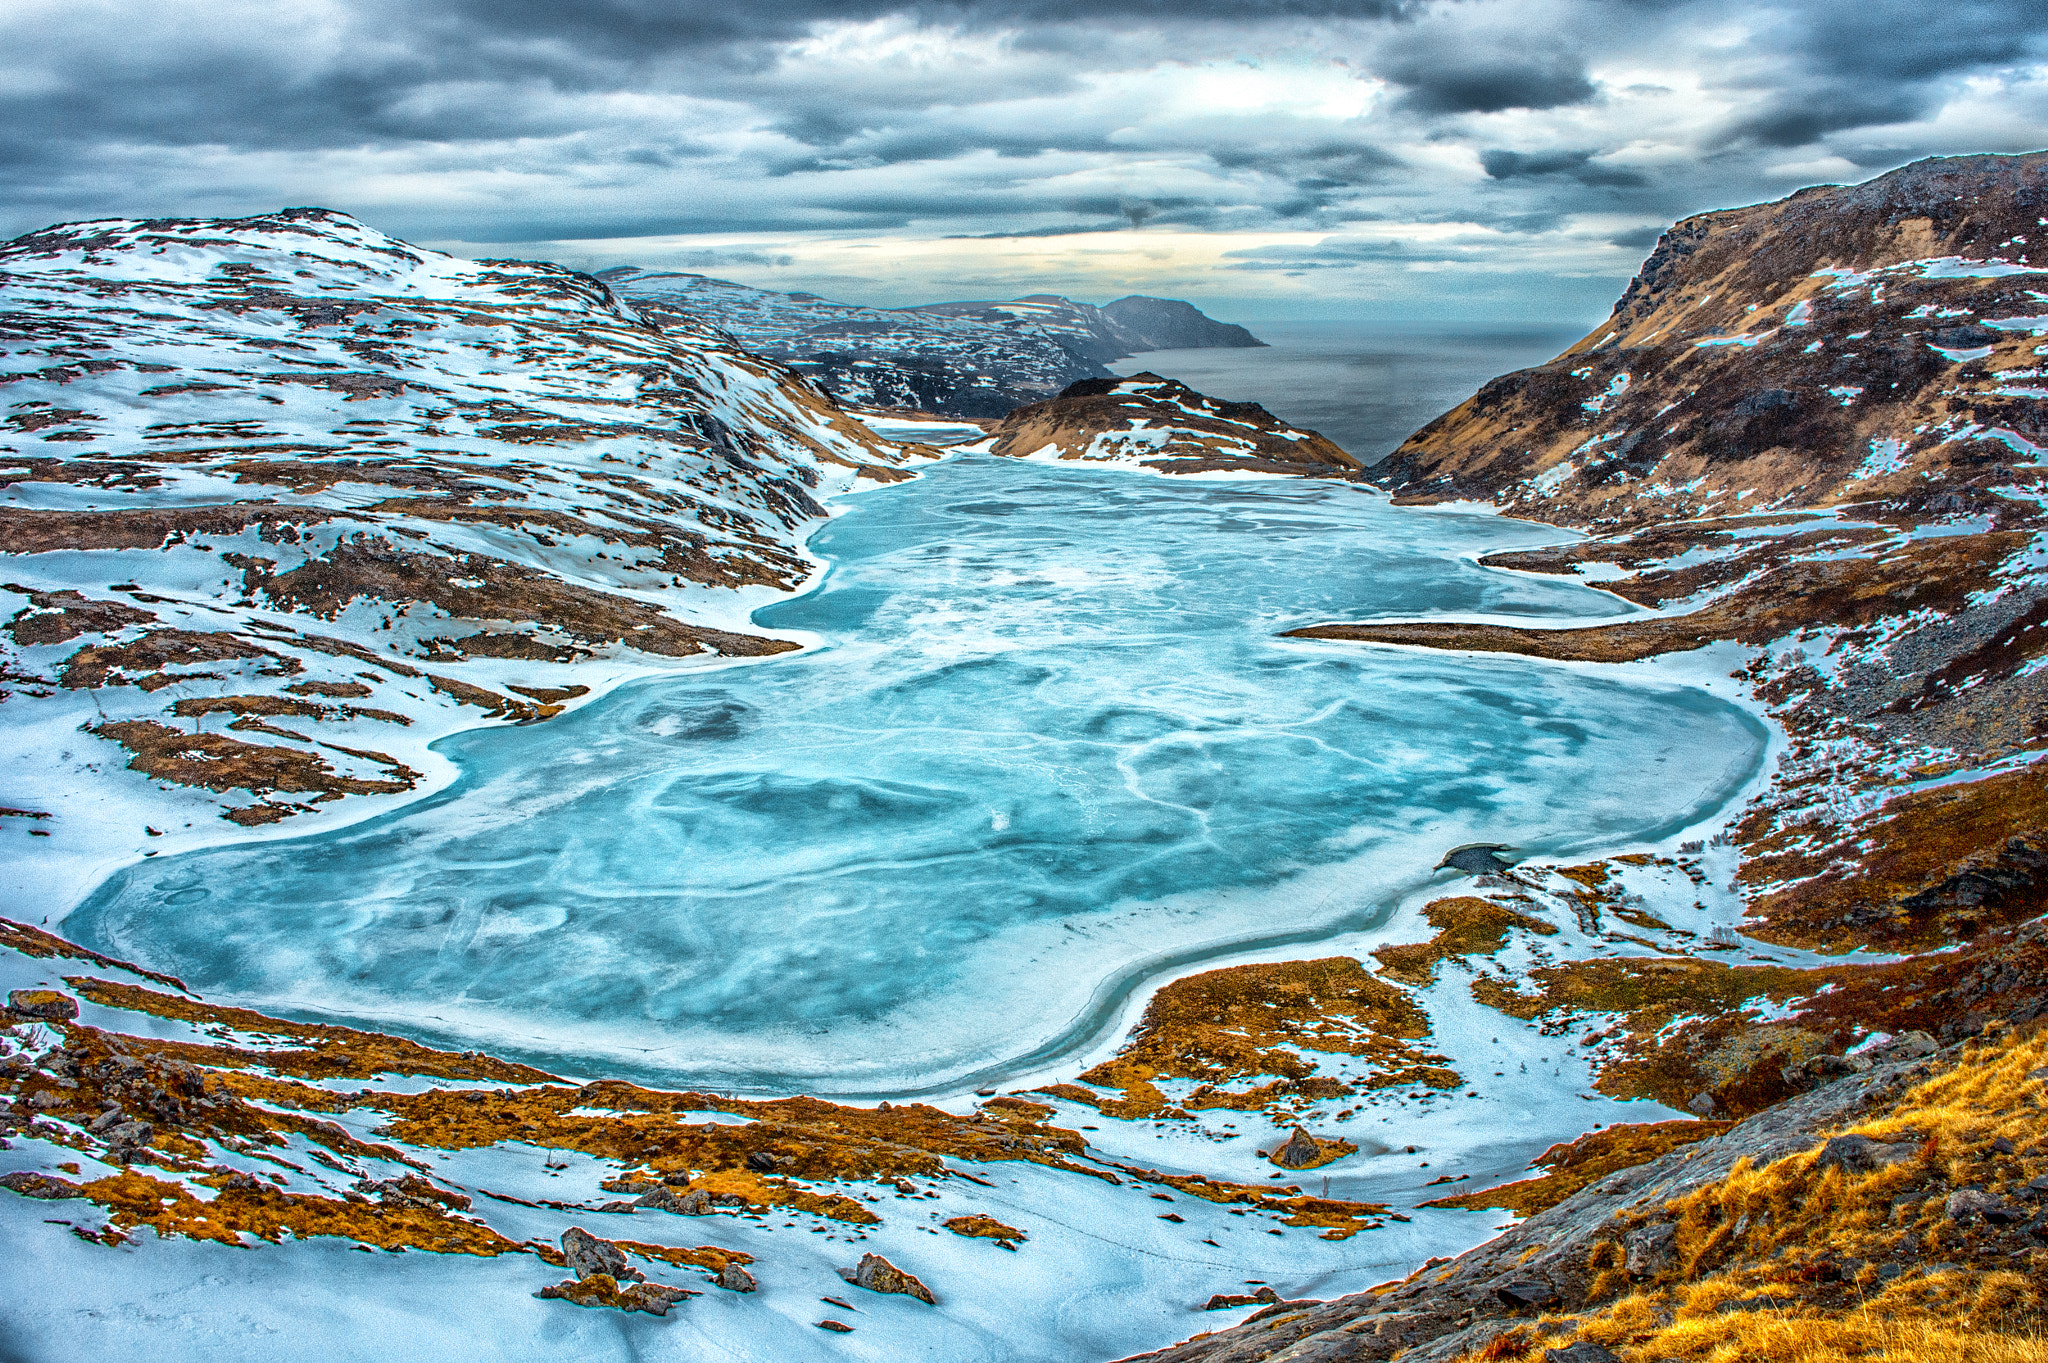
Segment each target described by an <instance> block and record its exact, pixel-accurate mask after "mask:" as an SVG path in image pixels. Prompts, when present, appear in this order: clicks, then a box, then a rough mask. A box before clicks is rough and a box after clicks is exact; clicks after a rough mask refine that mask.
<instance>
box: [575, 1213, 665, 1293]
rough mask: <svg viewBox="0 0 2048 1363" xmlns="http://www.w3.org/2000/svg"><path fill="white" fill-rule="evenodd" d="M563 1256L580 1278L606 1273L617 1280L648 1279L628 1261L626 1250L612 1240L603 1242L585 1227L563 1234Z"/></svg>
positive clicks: (578, 1227)
mask: <svg viewBox="0 0 2048 1363" xmlns="http://www.w3.org/2000/svg"><path fill="white" fill-rule="evenodd" d="M562 1257H563V1258H565V1259H567V1260H568V1261H569V1267H570V1269H571V1270H572V1271H573V1272H574V1273H575V1274H576V1276H577V1277H578V1278H591V1277H595V1276H597V1275H598V1274H600V1273H602V1274H604V1275H605V1276H606V1277H608V1278H611V1279H613V1280H614V1281H618V1280H630V1281H633V1282H640V1281H643V1280H644V1279H645V1278H646V1276H647V1275H646V1274H644V1273H642V1272H640V1270H639V1269H637V1268H634V1267H633V1266H632V1265H631V1264H630V1263H628V1262H627V1260H626V1252H625V1251H624V1250H622V1249H620V1248H619V1247H618V1246H617V1245H615V1244H613V1243H612V1242H611V1241H609V1240H600V1239H599V1238H598V1237H597V1236H595V1235H592V1234H591V1233H590V1232H589V1231H587V1230H585V1229H583V1227H581V1226H571V1227H569V1229H567V1230H565V1231H563V1232H562Z"/></svg>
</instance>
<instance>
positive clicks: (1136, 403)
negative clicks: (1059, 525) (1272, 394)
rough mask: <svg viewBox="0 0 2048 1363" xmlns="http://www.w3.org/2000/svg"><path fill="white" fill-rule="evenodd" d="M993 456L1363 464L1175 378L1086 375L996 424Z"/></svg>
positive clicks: (1265, 465)
mask: <svg viewBox="0 0 2048 1363" xmlns="http://www.w3.org/2000/svg"><path fill="white" fill-rule="evenodd" d="M989 448H990V451H991V452H992V453H995V454H1000V455H1008V456H1011V457H1014V458H1020V459H1034V458H1044V459H1082V460H1088V461H1092V462H1105V463H1121V464H1136V465H1139V466H1141V467H1144V468H1149V469H1157V470H1158V471H1160V472H1161V473H1212V472H1217V471H1231V472H1238V473H1285V474H1299V475H1303V476H1306V477H1313V478H1354V479H1355V478H1361V477H1363V466H1362V465H1361V464H1360V463H1359V462H1358V461H1357V460H1356V459H1354V458H1352V457H1351V456H1350V455H1348V454H1346V453H1344V451H1342V450H1340V449H1338V448H1337V447H1336V446H1335V445H1333V444H1331V443H1330V442H1329V441H1328V440H1326V439H1324V438H1323V437H1322V436H1320V435H1318V434H1316V433H1315V432H1314V431H1304V430H1300V429H1297V428H1296V427H1293V426H1289V425H1287V424H1286V423H1285V422H1283V421H1281V420H1280V419H1279V418H1278V417H1276V416H1274V415H1273V414H1272V413H1271V412H1268V411H1267V410H1266V409H1265V408H1263V407H1261V406H1259V404H1257V403H1256V402H1221V401H1218V400H1217V399H1215V398H1212V397H1207V396H1204V395H1203V394H1201V393H1197V392H1196V391H1195V390H1194V389H1192V388H1190V387H1188V386H1187V385H1186V384H1184V383H1181V382H1179V381H1177V380H1175V379H1162V378H1160V377H1159V376H1158V375H1157V374H1152V373H1141V374H1133V375H1131V376H1130V377H1129V378H1127V379H1113V378H1112V379H1083V380H1081V381H1080V382H1079V383H1076V384H1073V385H1072V386H1070V387H1068V388H1067V389H1065V390H1064V391H1062V392H1061V393H1060V395H1059V396H1058V397H1056V398H1053V399H1052V400H1050V401H1048V402H1034V403H1032V404H1030V405H1029V406H1025V407H1019V408H1017V409H1016V410H1015V411H1013V412H1011V413H1010V414H1009V416H1007V417H1005V418H1004V419H1003V421H1002V423H1001V424H1000V425H998V426H997V427H996V428H995V442H994V444H992V445H991V446H990V447H989Z"/></svg>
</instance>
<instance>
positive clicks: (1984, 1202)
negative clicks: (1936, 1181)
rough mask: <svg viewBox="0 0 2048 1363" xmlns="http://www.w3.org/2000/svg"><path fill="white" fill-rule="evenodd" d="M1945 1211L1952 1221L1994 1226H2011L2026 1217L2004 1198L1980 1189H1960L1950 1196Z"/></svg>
mask: <svg viewBox="0 0 2048 1363" xmlns="http://www.w3.org/2000/svg"><path fill="white" fill-rule="evenodd" d="M1943 1210H1944V1211H1946V1212H1947V1213H1948V1219H1949V1220H1951V1221H1963V1222H1968V1221H1977V1220H1982V1221H1986V1222H1989V1223H1990V1224H1992V1225H1994V1226H2005V1225H2010V1224H2012V1223H2013V1222H2015V1221H2018V1220H2021V1219H2022V1218H2023V1216H2024V1213H2022V1212H2020V1211H2019V1210H2018V1209H2017V1208H2015V1207H2013V1206H2012V1205H2011V1204H2010V1203H2008V1202H2006V1201H2005V1199H2004V1198H2001V1197H1997V1196H1994V1195H1993V1194H1991V1193H1987V1192H1985V1191H1983V1190H1982V1189H1980V1188H1958V1189H1957V1190H1956V1191H1955V1192H1952V1193H1950V1194H1949V1195H1948V1202H1947V1203H1946V1204H1945V1205H1944V1207H1943Z"/></svg>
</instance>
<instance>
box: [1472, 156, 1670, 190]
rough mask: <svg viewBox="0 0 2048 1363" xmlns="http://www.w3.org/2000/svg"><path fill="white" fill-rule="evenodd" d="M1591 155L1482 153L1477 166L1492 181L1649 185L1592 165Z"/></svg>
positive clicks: (1614, 169)
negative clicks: (1559, 180) (1550, 178)
mask: <svg viewBox="0 0 2048 1363" xmlns="http://www.w3.org/2000/svg"><path fill="white" fill-rule="evenodd" d="M1593 156H1594V153H1592V152H1590V151H1551V152H1519V151H1499V150H1494V151H1484V152H1481V153H1480V154H1479V164H1480V165H1481V166H1483V167H1485V169H1486V173H1487V175H1488V176H1489V177H1490V178H1492V179H1495V180H1533V179H1541V178H1543V177H1545V176H1562V177H1563V178H1565V179H1567V180H1573V181H1576V182H1578V183H1579V184H1582V185H1594V186H1604V187H1609V188H1636V187H1638V186H1641V185H1644V184H1647V183H1649V182H1648V180H1647V179H1645V178H1644V176H1643V175H1642V173H1641V172H1639V171H1633V170H1626V169H1622V168H1619V167H1615V166H1597V165H1594V164H1593Z"/></svg>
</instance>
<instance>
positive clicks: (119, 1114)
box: [85, 1104, 128, 1136]
mask: <svg viewBox="0 0 2048 1363" xmlns="http://www.w3.org/2000/svg"><path fill="white" fill-rule="evenodd" d="M127 1120H128V1114H127V1113H125V1112H123V1111H122V1110H121V1108H120V1106H119V1105H118V1104H116V1105H115V1106H113V1107H110V1108H108V1109H107V1110H106V1111H105V1112H102V1113H101V1114H100V1115H99V1116H97V1117H95V1118H93V1119H92V1120H91V1121H89V1122H87V1123H86V1124H85V1129H86V1130H87V1131H90V1132H92V1134H93V1135H95V1136H99V1135H104V1134H105V1133H106V1132H107V1131H108V1130H110V1129H112V1128H113V1127H116V1126H119V1125H120V1124H121V1123H122V1122H125V1121H127Z"/></svg>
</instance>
